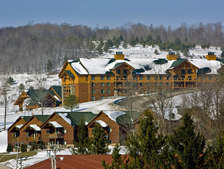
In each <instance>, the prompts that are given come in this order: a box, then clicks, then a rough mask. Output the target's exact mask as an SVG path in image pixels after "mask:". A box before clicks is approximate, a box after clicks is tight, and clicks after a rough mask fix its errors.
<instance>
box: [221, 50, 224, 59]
mask: <svg viewBox="0 0 224 169" xmlns="http://www.w3.org/2000/svg"><path fill="white" fill-rule="evenodd" d="M221 58H223V59H224V50H223V51H222V53H221Z"/></svg>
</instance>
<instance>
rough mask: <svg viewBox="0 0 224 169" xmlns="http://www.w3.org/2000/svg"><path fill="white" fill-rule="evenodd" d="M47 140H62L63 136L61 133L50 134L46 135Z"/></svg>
mask: <svg viewBox="0 0 224 169" xmlns="http://www.w3.org/2000/svg"><path fill="white" fill-rule="evenodd" d="M47 138H49V139H57V138H64V134H62V133H52V134H48V135H47Z"/></svg>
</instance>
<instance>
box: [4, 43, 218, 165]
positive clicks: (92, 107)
mask: <svg viewBox="0 0 224 169" xmlns="http://www.w3.org/2000/svg"><path fill="white" fill-rule="evenodd" d="M155 49H157V50H158V51H159V55H155V54H154V51H155ZM110 50H111V51H112V52H111V53H105V54H104V55H102V56H100V58H112V57H113V54H114V53H116V51H122V52H123V53H124V54H125V57H126V58H133V59H134V58H165V57H166V55H167V52H164V51H160V50H159V49H158V47H157V46H156V47H152V46H146V47H145V48H143V47H142V46H141V45H136V47H130V46H128V48H127V49H124V48H122V47H120V48H119V49H110ZM208 52H214V53H215V54H216V55H217V56H218V57H219V56H220V55H221V50H220V48H216V47H210V49H201V47H199V46H197V47H196V48H194V49H190V55H191V56H192V57H193V58H203V57H204V56H205V55H206V54H207V53H208ZM182 57H183V56H182ZM4 77H5V78H8V77H12V78H13V79H14V80H15V82H16V83H15V84H13V85H10V88H9V92H8V104H7V120H6V122H7V123H6V127H7V128H9V127H10V126H11V125H12V124H13V123H14V122H15V120H16V119H17V118H18V117H19V116H27V115H32V114H35V115H36V114H41V109H36V110H32V111H23V112H19V111H18V106H14V105H13V104H14V102H15V101H16V99H17V98H18V96H19V89H18V88H19V85H20V84H21V83H23V84H24V86H25V89H29V87H30V86H33V87H34V88H37V86H38V79H40V78H41V79H47V80H46V81H45V82H44V87H45V88H49V87H50V86H52V85H60V84H61V82H60V79H59V77H58V75H57V74H55V75H49V76H48V75H46V74H42V75H28V74H17V75H5V76H3V75H0V85H1V83H2V82H3V80H2V79H3V78H4ZM117 99H120V97H117V98H108V99H104V100H100V101H92V102H86V103H81V104H80V105H79V108H78V109H76V110H74V111H91V112H93V113H99V112H100V111H101V110H108V111H111V110H113V111H116V110H125V109H122V107H119V106H116V105H114V104H113V103H114V102H115V101H116V100H117ZM174 99H175V100H176V101H175V103H176V104H177V105H180V104H181V96H176V98H174ZM3 103H4V101H3V97H2V96H0V153H1V152H6V148H7V131H1V130H2V129H3V127H4V111H5V109H4V104H3ZM55 111H68V110H66V109H64V108H63V107H57V108H44V114H52V113H53V112H55ZM112 149H113V147H111V150H112ZM60 153H61V154H65V155H66V154H69V151H68V150H64V151H61V152H60ZM120 153H121V154H124V153H125V148H124V147H122V149H121V152H120ZM46 158H48V157H47V154H46V152H39V153H38V154H37V155H36V156H34V157H33V158H29V159H27V160H25V161H24V162H23V163H24V164H26V165H31V164H34V163H36V162H38V161H41V160H44V159H46ZM2 164H4V165H8V166H11V167H15V160H10V161H7V162H4V163H2Z"/></svg>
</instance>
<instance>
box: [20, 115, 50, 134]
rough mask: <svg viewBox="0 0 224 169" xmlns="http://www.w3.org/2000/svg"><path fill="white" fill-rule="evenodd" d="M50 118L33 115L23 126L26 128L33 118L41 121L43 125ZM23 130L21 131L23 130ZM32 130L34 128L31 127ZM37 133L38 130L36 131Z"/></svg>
mask: <svg viewBox="0 0 224 169" xmlns="http://www.w3.org/2000/svg"><path fill="white" fill-rule="evenodd" d="M49 117H50V115H33V116H31V118H30V119H29V120H27V121H26V123H25V124H24V125H23V126H22V128H23V127H25V126H26V125H27V124H28V123H29V122H30V121H31V120H32V119H33V118H37V119H38V120H40V121H41V122H42V123H44V122H45V121H47V119H48V118H49ZM22 128H21V129H22ZM31 128H32V127H31ZM36 131H37V130H36Z"/></svg>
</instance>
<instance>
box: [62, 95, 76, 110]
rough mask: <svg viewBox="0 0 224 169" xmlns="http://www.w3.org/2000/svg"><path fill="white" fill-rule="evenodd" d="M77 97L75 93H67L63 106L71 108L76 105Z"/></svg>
mask: <svg viewBox="0 0 224 169" xmlns="http://www.w3.org/2000/svg"><path fill="white" fill-rule="evenodd" d="M77 104H78V98H77V97H76V96H75V95H69V96H68V97H67V98H66V99H65V101H64V107H65V108H66V109H70V110H71V112H72V110H73V109H74V108H75V107H76V106H77Z"/></svg>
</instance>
